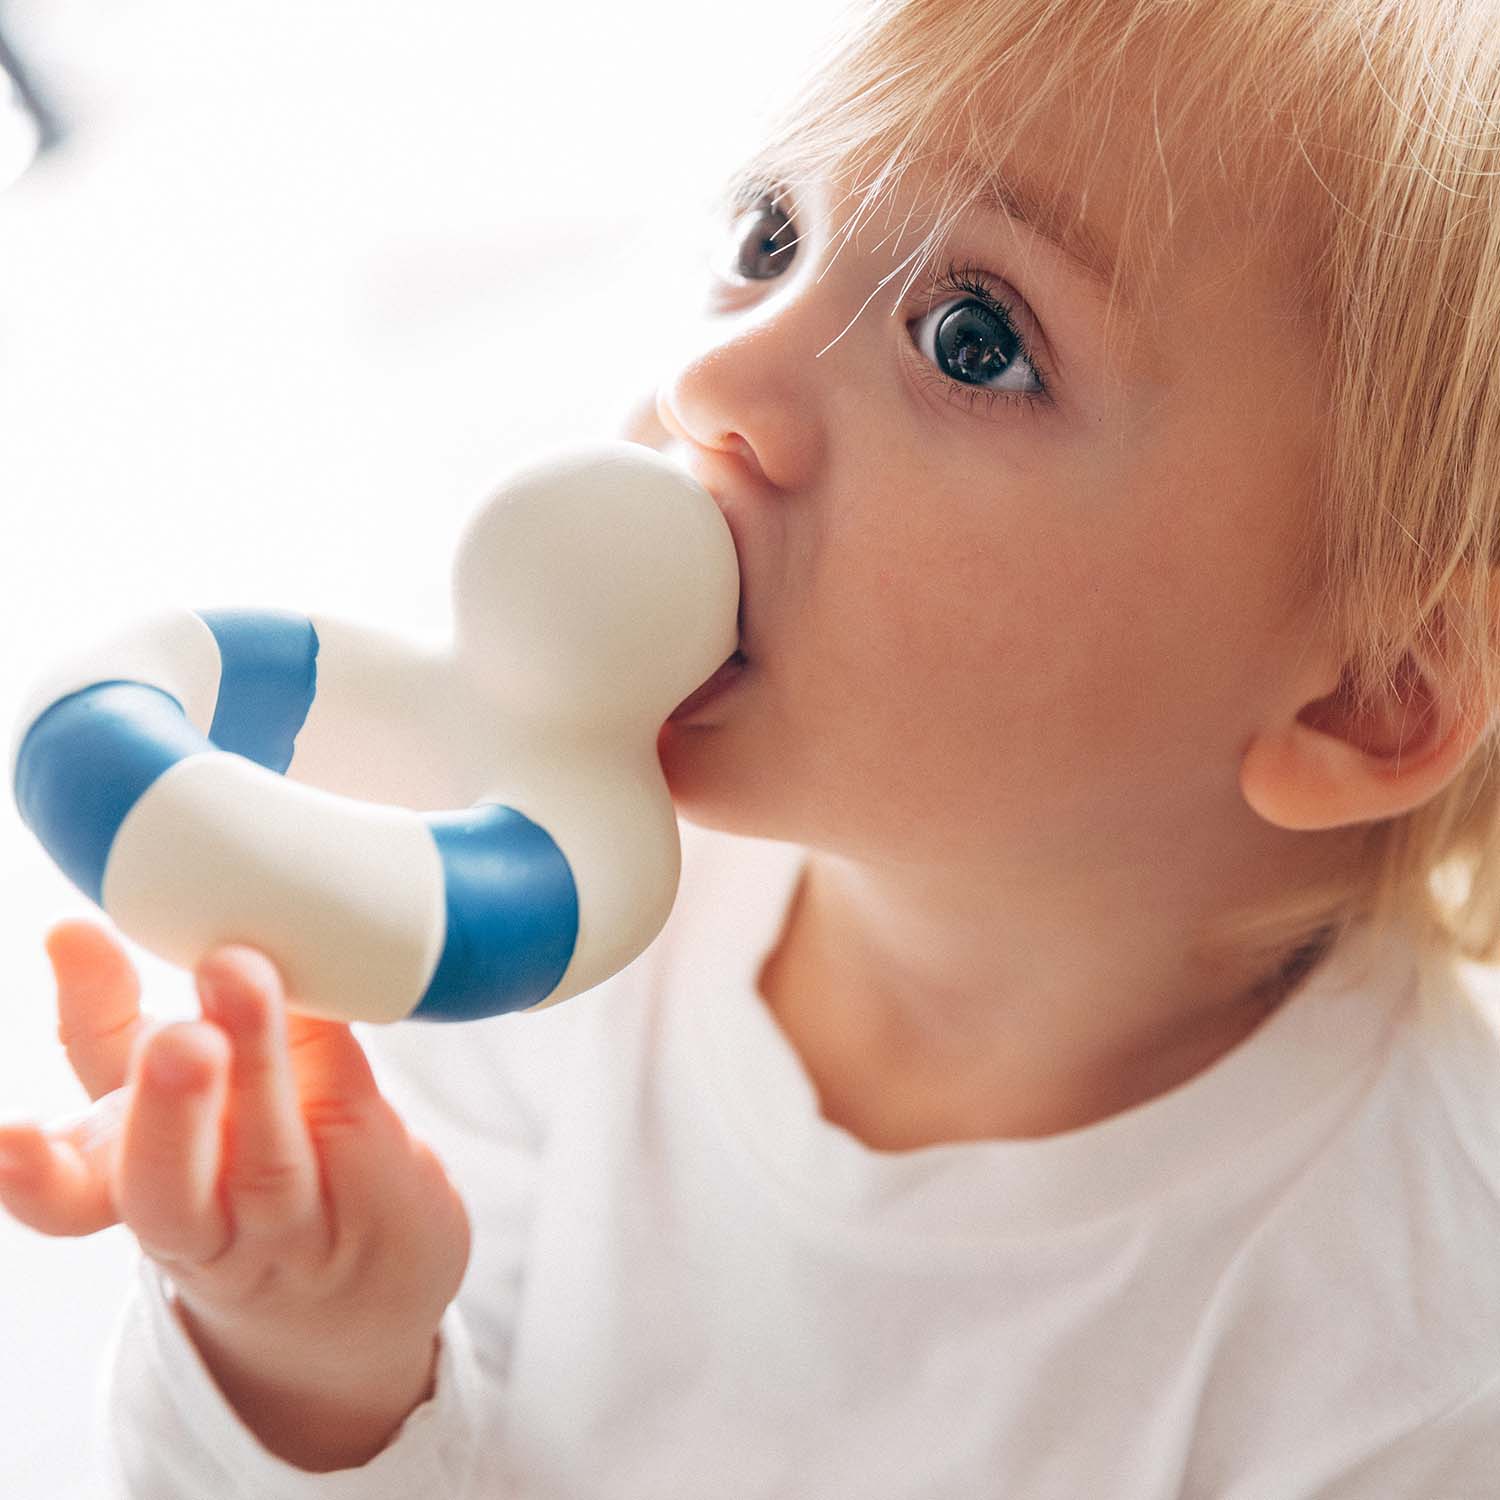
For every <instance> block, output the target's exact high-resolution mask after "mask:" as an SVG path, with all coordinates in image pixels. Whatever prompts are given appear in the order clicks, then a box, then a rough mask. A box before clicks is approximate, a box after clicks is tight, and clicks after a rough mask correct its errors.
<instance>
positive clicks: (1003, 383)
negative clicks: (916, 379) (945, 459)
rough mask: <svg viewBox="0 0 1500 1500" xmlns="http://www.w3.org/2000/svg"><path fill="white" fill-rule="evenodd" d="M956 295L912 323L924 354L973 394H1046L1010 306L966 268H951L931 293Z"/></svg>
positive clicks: (1027, 396)
mask: <svg viewBox="0 0 1500 1500" xmlns="http://www.w3.org/2000/svg"><path fill="white" fill-rule="evenodd" d="M943 292H950V293H953V294H955V295H954V296H952V297H949V298H947V299H945V300H944V301H942V302H941V303H938V304H937V305H936V306H934V307H932V310H931V311H930V312H927V313H925V314H924V315H923V316H922V317H920V318H918V319H917V320H916V322H915V323H913V324H912V337H913V340H914V342H915V343H916V346H917V348H918V349H919V350H920V351H921V353H922V355H923V357H924V358H925V359H927V360H928V361H929V362H930V363H931V364H932V365H934V366H935V367H936V368H937V369H938V370H940V371H941V372H942V374H943V375H945V376H946V377H947V378H948V380H950V381H952V382H954V383H956V384H958V385H961V386H966V387H968V388H970V389H971V390H973V391H974V392H975V393H976V394H980V393H983V394H987V395H993V396H999V397H1004V398H1007V399H1010V400H1018V401H1034V400H1037V399H1039V398H1041V397H1044V396H1046V394H1047V384H1046V382H1045V381H1044V380H1043V379H1042V376H1041V372H1040V371H1039V370H1038V368H1037V365H1036V362H1035V360H1034V359H1033V358H1032V354H1031V350H1030V348H1029V346H1028V345H1027V342H1026V340H1025V338H1024V337H1023V336H1022V335H1021V333H1020V332H1019V331H1018V330H1017V328H1016V325H1015V321H1014V318H1013V315H1012V313H1011V311H1010V309H1009V308H1007V307H1006V305H1005V304H1004V303H1003V302H1002V301H1001V300H1000V299H999V298H998V297H997V296H996V295H995V294H994V293H993V292H992V291H991V290H990V289H989V287H987V286H986V285H985V284H984V283H983V282H981V281H979V280H978V279H977V278H976V277H975V275H974V274H973V273H972V272H970V271H961V270H959V269H958V268H957V267H953V266H950V267H949V268H948V270H947V272H946V273H945V274H944V275H943V276H942V277H941V278H940V280H939V281H938V283H937V285H936V286H934V287H933V289H932V293H931V294H930V295H931V296H934V297H935V296H937V295H938V294H940V293H943Z"/></svg>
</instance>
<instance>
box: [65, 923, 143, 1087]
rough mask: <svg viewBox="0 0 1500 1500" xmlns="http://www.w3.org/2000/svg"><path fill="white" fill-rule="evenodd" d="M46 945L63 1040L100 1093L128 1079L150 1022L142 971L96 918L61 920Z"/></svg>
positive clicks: (82, 1077) (85, 1080)
mask: <svg viewBox="0 0 1500 1500" xmlns="http://www.w3.org/2000/svg"><path fill="white" fill-rule="evenodd" d="M45 947H46V949H47V957H48V958H49V959H50V960H51V962H52V971H53V974H54V975H55V976H56V979H57V1036H58V1040H59V1041H60V1042H61V1043H62V1044H63V1048H64V1050H65V1051H66V1052H67V1054H68V1061H69V1063H71V1064H72V1067H73V1071H74V1072H75V1073H76V1074H77V1075H78V1081H79V1082H80V1083H81V1084H82V1085H83V1086H84V1088H85V1089H87V1090H88V1095H89V1098H91V1099H97V1098H99V1097H100V1095H102V1094H107V1093H109V1092H110V1090H111V1089H117V1088H119V1087H120V1085H121V1084H122V1083H124V1082H125V1079H126V1077H127V1075H128V1072H129V1067H130V1057H131V1053H132V1051H133V1050H134V1048H135V1046H136V1044H137V1042H138V1040H139V1038H140V1035H141V1032H142V1030H143V1028H144V1027H145V1025H146V1023H145V1021H144V1020H143V1018H142V1016H141V982H140V977H139V976H138V975H137V974H136V971H135V966H134V965H133V964H132V963H131V962H130V958H129V955H128V954H127V953H126V952H125V950H124V948H122V947H121V946H120V944H119V942H118V941H117V940H116V939H115V937H114V936H113V935H112V934H111V933H109V932H108V931H107V930H106V929H104V928H103V927H100V926H97V925H96V924H95V923H93V922H84V921H80V920H76V919H70V920H68V921H66V922H59V923H57V924H56V926H54V927H53V928H52V929H51V930H50V931H49V932H48V933H47V936H46V939H45Z"/></svg>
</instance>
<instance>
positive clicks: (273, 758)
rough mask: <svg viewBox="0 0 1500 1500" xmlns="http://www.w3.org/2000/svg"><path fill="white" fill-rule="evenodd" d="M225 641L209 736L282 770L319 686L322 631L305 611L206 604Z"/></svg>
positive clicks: (209, 620)
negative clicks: (320, 637) (216, 606)
mask: <svg viewBox="0 0 1500 1500" xmlns="http://www.w3.org/2000/svg"><path fill="white" fill-rule="evenodd" d="M194 613H195V614H196V615H197V616H198V618H199V619H200V620H202V621H203V623H204V624H205V625H207V626H208V628H209V629H210V630H211V631H213V633H214V640H215V641H217V642H218V645H219V663H220V675H219V698H218V702H217V703H216V704H215V705H214V721H213V723H212V724H211V725H209V729H208V737H209V739H211V740H212V741H213V742H214V744H215V745H217V746H218V748H219V749H220V750H228V751H231V752H232V753H233V754H235V755H243V756H245V757H246V758H247V759H249V760H253V761H254V762H255V763H256V764H257V765H261V766H265V767H266V769H267V770H270V771H275V772H276V773H277V774H278V775H280V774H281V773H282V772H284V771H285V770H286V768H287V767H288V766H289V765H291V763H292V752H293V750H294V749H295V741H296V738H297V733H298V731H299V730H300V729H301V728H302V726H303V724H305V723H306V722H307V714H308V710H309V709H311V707H312V701H313V698H314V696H315V695H316V694H317V691H318V632H317V631H316V630H315V629H314V628H313V623H312V621H311V620H309V619H308V618H307V616H306V615H299V614H296V613H294V612H292V611H291V610H275V609H200V610H195V611H194Z"/></svg>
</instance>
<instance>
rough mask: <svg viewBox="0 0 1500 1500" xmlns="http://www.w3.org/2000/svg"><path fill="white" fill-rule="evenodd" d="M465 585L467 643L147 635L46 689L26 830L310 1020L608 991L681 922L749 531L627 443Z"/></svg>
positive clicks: (469, 536)
mask: <svg viewBox="0 0 1500 1500" xmlns="http://www.w3.org/2000/svg"><path fill="white" fill-rule="evenodd" d="M452 586H453V633H452V639H451V641H447V642H443V643H440V644H432V643H419V642H416V641H413V640H409V639H407V638H405V637H402V636H399V635H396V634H393V633H387V632H383V631H381V630H379V629H375V628H371V627H369V626H366V625H363V624H356V623H353V622H351V621H346V620H342V619H338V618H333V617H325V616H323V615H311V616H304V615H300V614H296V613H292V612H289V611H286V610H255V609H205V610H194V609H187V608H168V609H164V610H161V611H159V612H155V613H152V614H149V615H144V616H142V617H140V618H138V619H135V620H133V621H131V622H129V623H128V624H127V625H126V626H125V627H123V628H122V629H121V630H120V631H119V632H118V633H117V634H116V635H114V636H113V637H112V638H111V639H109V640H107V641H105V642H103V643H101V644H99V645H97V646H93V647H90V648H88V649H85V650H83V651H80V652H76V653H75V654H74V655H73V656H72V657H70V658H69V659H67V660H65V661H64V662H62V663H61V664H60V665H59V666H58V667H56V668H55V669H54V670H53V671H51V672H50V673H49V674H48V675H47V676H46V677H44V678H43V679H42V680H41V681H40V682H39V683H38V684H37V685H36V686H35V687H34V688H33V689H32V691H31V692H30V694H29V695H28V698H27V700H26V702H25V707H24V709H23V711H22V713H21V714H20V716H19V720H18V723H17V726H16V728H15V731H14V734H13V739H12V743H11V762H10V764H11V784H12V786H13V788H14V793H15V798H16V802H17V805H18V807H19V809H20V812H21V817H22V819H23V821H24V822H25V823H26V825H27V826H28V827H29V828H30V829H31V830H32V831H33V832H34V833H35V834H36V836H37V838H38V840H39V841H40V843H41V844H42V846H43V848H44V849H45V850H46V851H47V853H48V855H49V856H50V857H51V858H52V859H53V860H54V862H55V863H56V864H57V865H58V866H59V868H60V869H61V870H62V871H63V872H64V873H65V874H66V875H67V877H68V878H69V879H70V880H71V881H72V882H73V883H74V884H75V885H76V886H77V887H78V888H79V890H81V891H82V892H83V893H84V894H85V895H86V896H88V897H89V898H90V899H91V900H92V901H94V902H95V903H96V904H97V905H98V906H100V907H101V908H102V909H103V911H104V912H105V913H106V914H107V915H108V916H109V917H110V919H111V920H112V921H113V922H114V923H115V925H116V926H117V927H118V928H119V929H120V930H121V931H122V932H124V933H125V934H126V935H127V936H129V937H131V938H132V939H134V940H135V941H136V942H138V943H140V944H141V946H142V947H144V948H146V949H148V950H149V951H150V952H152V953H155V954H157V955H158V956H160V957H162V958H164V959H167V960H168V961H169V962H171V963H175V964H179V965H181V966H183V967H185V968H191V967H192V966H194V965H195V964H196V963H197V962H198V960H199V959H200V958H201V957H202V956H203V955H204V954H205V953H206V952H207V951H208V950H209V949H210V948H212V947H214V946H216V945H217V944H219V943H223V942H245V943H249V944H252V945H253V946H255V947H258V948H260V949H262V950H263V951H264V952H266V953H267V954H269V955H270V956H271V958H272V959H273V960H274V961H275V962H276V963H277V965H278V967H279V968H280V970H281V973H282V977H283V979H284V981H285V983H286V987H287V994H288V999H289V1003H290V1004H291V1005H292V1006H293V1007H294V1008H295V1009H297V1010H300V1011H304V1012H307V1013H309V1014H313V1015H322V1016H325V1017H328V1018H331V1019H337V1020H362V1021H376V1022H391V1021H398V1020H402V1019H405V1018H408V1017H411V1018H414V1019H417V1020H434V1021H461V1020H472V1019H477V1018H480V1017H484V1016H490V1015H497V1014H500V1013H503V1012H510V1011H520V1010H532V1009H536V1008H538V1007H540V1006H545V1005H553V1004H556V1003H557V1002H558V1001H561V1000H566V999H568V998H570V997H571V996H573V995H577V994H580V993H581V992H583V991H585V990H588V989H591V988H593V987H594V986H595V985H597V984H599V983H601V982H602V981H603V980H605V979H607V978H608V977H609V976H610V975H611V974H614V973H616V972H617V971H618V970H620V969H622V968H623V967H624V966H625V965H626V964H628V963H629V962H630V961H631V960H632V959H633V958H635V957H636V956H637V955H638V954H639V953H640V952H641V951H642V950H644V949H645V948H646V947H647V946H648V945H649V944H650V942H651V941H652V939H653V938H654V937H655V936H656V934H657V933H658V932H659V931H660V929H661V927H662V925H663V924H664V923H665V921H666V919H667V916H668V914H669V912H670V911H671V909H672V904H673V901H674V900H675V899H676V894H677V882H678V877H679V874H680V870H681V846H680V843H679V837H678V828H677V819H676V814H675V811H674V809H673V805H672V801H671V798H670V796H669V794H668V791H667V785H666V779H665V777H664V775H663V773H662V769H661V763H660V761H659V759H658V757H657V749H656V740H657V734H658V732H659V730H660V728H661V725H662V723H663V721H664V720H665V719H666V717H667V716H668V714H670V713H671V711H672V709H673V708H674V706H675V705H677V704H678V703H679V702H681V701H682V700H683V699H684V698H685V697H687V695H688V694H689V693H691V692H692V691H693V690H694V689H695V688H696V687H698V686H699V685H700V684H701V683H703V682H704V681H705V680H706V679H707V678H709V677H710V676H712V675H713V673H714V672H715V670H716V669H717V668H718V667H719V666H720V665H721V664H723V663H724V661H725V660H726V659H727V658H728V657H729V656H730V655H731V654H733V652H734V651H735V649H736V645H737V642H738V631H737V626H736V611H737V609H738V604H739V568H738V565H737V559H736V555H735V549H734V541H733V538H732V537H731V535H730V532H729V527H728V525H727V523H726V522H725V520H724V517H723V516H722V515H721V514H720V511H719V509H718V506H717V505H716V504H715V503H714V500H713V498H712V496H711V495H709V493H708V491H707V490H705V489H704V488H703V487H702V486H701V485H699V484H698V483H697V481H696V480H694V479H693V478H692V477H691V476H690V475H688V474H687V473H685V472H684V471H683V470H682V469H680V468H679V467H678V466H676V465H675V464H673V463H671V462H669V461H668V460H667V459H665V458H663V457H662V456H661V455H660V454H658V453H655V452H653V451H652V450H650V449H647V448H643V447H639V446H636V445H634V444H629V443H610V444H600V445H595V446H593V447H590V448H588V449H584V450H580V451H576V452H570V453H568V454H567V455H564V456H561V457H559V458H556V459H553V460H549V461H546V462H542V463H538V464H534V465H532V466H530V467H528V468H525V469H523V470H521V471H520V472H518V473H517V474H515V475H514V476H513V477H512V478H511V479H510V481H509V482H508V483H507V484H506V485H504V486H503V488H502V489H501V490H500V491H499V492H498V493H497V494H496V495H495V497H494V498H493V499H492V500H491V501H490V502H489V503H487V504H486V505H484V506H482V507H481V508H480V509H479V510H477V511H476V513H475V514H474V515H473V516H472V517H471V518H470V520H469V522H468V524H467V527H466V529H465V530H464V532H463V534H462V537H461V540H460V544H459V547H458V550H457V554H456V557H455V561H454V567H453V579H452Z"/></svg>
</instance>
